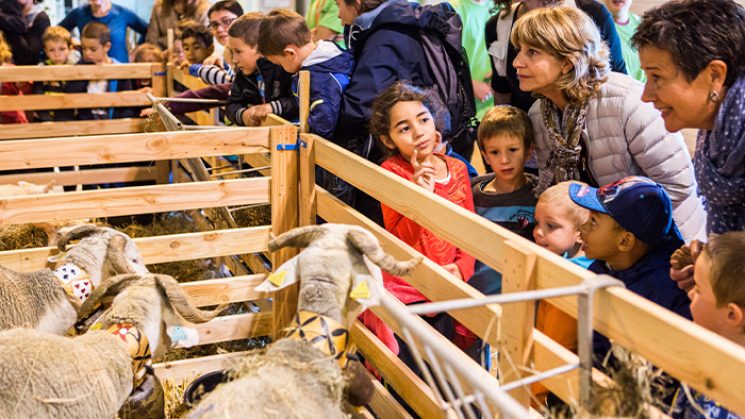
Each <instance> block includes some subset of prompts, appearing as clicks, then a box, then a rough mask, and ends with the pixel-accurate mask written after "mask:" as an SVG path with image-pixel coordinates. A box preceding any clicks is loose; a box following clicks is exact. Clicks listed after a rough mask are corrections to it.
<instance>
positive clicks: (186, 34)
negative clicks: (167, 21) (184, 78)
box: [181, 23, 215, 64]
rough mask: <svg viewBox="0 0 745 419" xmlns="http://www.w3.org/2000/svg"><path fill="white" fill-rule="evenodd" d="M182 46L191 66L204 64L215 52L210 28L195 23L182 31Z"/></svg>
mask: <svg viewBox="0 0 745 419" xmlns="http://www.w3.org/2000/svg"><path fill="white" fill-rule="evenodd" d="M181 45H182V47H183V49H184V56H185V57H186V61H187V62H188V63H189V64H202V62H204V59H205V58H207V57H209V56H210V55H212V52H213V51H214V50H215V46H214V45H213V38H212V32H211V31H210V30H209V28H208V27H206V26H204V25H200V24H198V23H193V24H190V25H187V26H186V27H184V29H183V30H182V31H181Z"/></svg>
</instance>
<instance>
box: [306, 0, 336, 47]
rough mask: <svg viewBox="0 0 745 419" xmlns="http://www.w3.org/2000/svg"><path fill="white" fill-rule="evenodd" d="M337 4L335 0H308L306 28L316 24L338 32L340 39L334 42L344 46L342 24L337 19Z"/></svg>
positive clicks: (311, 27)
mask: <svg viewBox="0 0 745 419" xmlns="http://www.w3.org/2000/svg"><path fill="white" fill-rule="evenodd" d="M338 15H339V6H337V4H336V1H335V0H310V6H309V7H308V13H307V14H306V15H305V21H306V22H307V23H308V28H310V29H313V28H315V27H316V26H323V27H324V28H328V29H331V30H332V31H334V32H336V33H338V34H340V40H337V41H336V43H337V44H339V46H341V47H344V37H343V34H344V25H342V24H341V19H339V16H338Z"/></svg>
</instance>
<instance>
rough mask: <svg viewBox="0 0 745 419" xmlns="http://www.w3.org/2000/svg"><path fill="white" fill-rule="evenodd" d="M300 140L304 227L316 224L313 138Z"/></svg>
mask: <svg viewBox="0 0 745 419" xmlns="http://www.w3.org/2000/svg"><path fill="white" fill-rule="evenodd" d="M306 117H307V115H306ZM300 139H301V140H302V141H303V142H304V143H305V144H304V145H302V146H301V147H300V197H299V200H300V225H301V226H306V225H311V224H315V223H316V211H317V209H316V162H315V157H314V150H315V147H314V146H313V145H314V144H315V138H314V137H313V136H312V135H308V136H303V135H300Z"/></svg>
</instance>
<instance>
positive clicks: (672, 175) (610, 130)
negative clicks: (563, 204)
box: [511, 6, 706, 243]
mask: <svg viewBox="0 0 745 419" xmlns="http://www.w3.org/2000/svg"><path fill="white" fill-rule="evenodd" d="M511 41H512V43H513V44H514V45H515V46H516V47H517V48H518V51H519V52H518V53H517V57H516V58H515V60H514V62H513V65H514V66H515V68H516V69H517V75H518V78H519V80H520V89H521V90H523V91H527V92H531V93H532V94H533V96H535V97H536V98H538V101H536V103H534V104H533V106H532V107H531V108H530V112H529V113H528V114H529V116H530V119H531V121H532V123H533V128H534V132H535V148H536V160H537V164H538V169H539V185H538V189H539V191H541V192H542V191H543V190H545V189H546V188H548V187H549V186H551V185H553V184H555V183H558V182H562V181H566V180H581V181H584V182H586V183H589V184H590V185H593V186H598V185H607V184H609V183H612V182H615V181H617V180H619V179H622V178H625V177H627V176H632V175H641V176H646V177H648V178H650V179H652V180H654V181H655V182H658V183H659V184H661V185H662V186H663V187H664V188H665V190H666V192H667V193H668V195H670V199H671V200H672V201H673V208H674V209H673V217H674V218H675V222H676V224H677V225H678V227H679V228H680V231H681V233H682V235H683V238H684V239H685V240H686V242H687V243H688V242H690V241H691V240H693V239H695V238H699V239H702V238H704V237H705V233H706V231H705V228H704V225H705V221H706V214H705V213H704V209H703V207H702V205H701V201H700V199H699V198H698V196H697V195H696V180H695V179H694V175H693V165H692V164H691V157H690V155H689V154H688V150H687V149H686V146H685V144H684V142H683V137H682V136H681V135H680V133H675V134H671V133H669V132H667V131H666V130H665V125H664V121H663V120H662V118H661V117H660V114H659V112H657V111H655V109H654V107H653V106H651V105H650V104H647V103H643V102H642V101H641V94H642V89H643V85H642V84H641V83H640V82H638V81H636V80H634V79H633V78H631V77H629V76H627V75H625V74H618V73H611V72H610V69H609V65H608V47H607V46H606V45H605V43H604V42H603V41H602V39H601V37H600V34H599V33H598V30H597V27H596V26H595V24H594V23H593V21H592V20H591V19H590V17H588V16H587V15H586V14H584V13H582V12H581V11H579V10H577V9H575V8H569V7H563V6H557V7H548V8H542V9H537V10H533V11H531V12H529V13H526V14H525V15H524V16H523V17H521V18H520V19H519V20H518V21H517V22H516V23H515V26H514V28H513V31H512V34H511Z"/></svg>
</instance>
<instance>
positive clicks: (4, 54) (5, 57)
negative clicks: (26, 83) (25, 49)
mask: <svg viewBox="0 0 745 419" xmlns="http://www.w3.org/2000/svg"><path fill="white" fill-rule="evenodd" d="M12 61H13V53H12V52H11V50H10V45H8V43H7V42H5V35H3V33H2V31H0V63H2V67H12V66H13V64H11V62H12ZM0 94H3V95H9V96H11V95H12V96H15V95H19V94H22V92H21V90H20V89H19V85H18V84H17V83H13V82H5V83H0ZM0 120H1V121H2V123H3V124H25V123H28V119H26V113H25V112H24V111H6V112H2V114H1V115H0Z"/></svg>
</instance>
